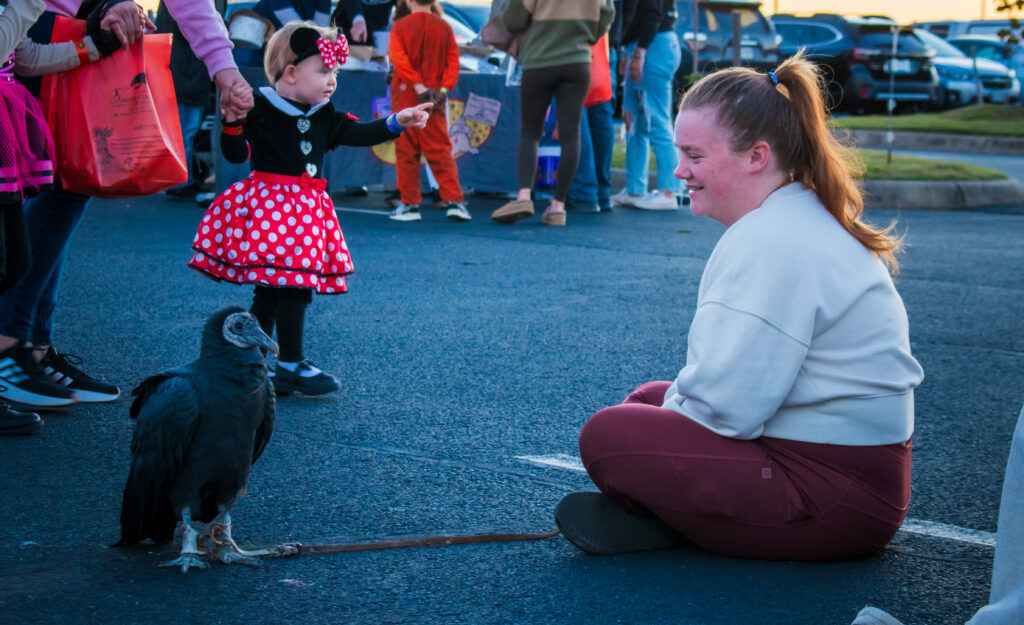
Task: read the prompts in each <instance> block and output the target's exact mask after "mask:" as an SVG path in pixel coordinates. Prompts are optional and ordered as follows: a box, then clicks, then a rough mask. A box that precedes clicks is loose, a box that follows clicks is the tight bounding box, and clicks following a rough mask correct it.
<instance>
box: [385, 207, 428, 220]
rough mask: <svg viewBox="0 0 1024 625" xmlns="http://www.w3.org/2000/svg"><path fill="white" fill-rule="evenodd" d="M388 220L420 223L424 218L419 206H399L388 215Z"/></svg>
mask: <svg viewBox="0 0 1024 625" xmlns="http://www.w3.org/2000/svg"><path fill="white" fill-rule="evenodd" d="M388 219H394V220H395V221H419V220H421V219H423V217H422V216H421V215H420V205H419V204H399V205H398V206H396V207H395V210H393V211H391V213H390V214H389V215H388Z"/></svg>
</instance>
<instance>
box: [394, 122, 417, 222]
mask: <svg viewBox="0 0 1024 625" xmlns="http://www.w3.org/2000/svg"><path fill="white" fill-rule="evenodd" d="M423 130H424V129H420V128H409V129H407V130H406V131H405V132H403V133H402V134H400V135H399V136H398V138H397V139H395V173H396V176H397V180H398V193H399V204H398V206H396V207H395V208H394V210H392V211H391V213H390V214H389V215H388V219H392V220H395V221H419V220H420V219H422V217H421V215H420V202H422V201H423V195H422V194H421V193H420V154H421V153H422V150H423V148H422V143H423Z"/></svg>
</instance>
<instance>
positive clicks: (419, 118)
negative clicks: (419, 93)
mask: <svg viewBox="0 0 1024 625" xmlns="http://www.w3.org/2000/svg"><path fill="white" fill-rule="evenodd" d="M433 106H434V103H433V102H427V103H425V104H420V105H418V106H410V107H409V108H407V109H402V110H401V111H398V113H396V114H395V121H396V122H398V125H399V126H401V127H402V128H423V127H425V126H426V125H427V118H428V117H430V109H431V107H433Z"/></svg>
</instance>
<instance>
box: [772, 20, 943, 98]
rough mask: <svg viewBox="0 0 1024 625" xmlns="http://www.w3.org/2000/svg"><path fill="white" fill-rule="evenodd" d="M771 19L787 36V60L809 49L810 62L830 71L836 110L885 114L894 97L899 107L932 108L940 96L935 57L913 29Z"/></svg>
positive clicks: (872, 23) (880, 23) (888, 23)
mask: <svg viewBox="0 0 1024 625" xmlns="http://www.w3.org/2000/svg"><path fill="white" fill-rule="evenodd" d="M772 21H773V22H774V23H775V28H776V29H777V30H778V32H779V34H780V35H781V36H782V46H781V50H782V54H783V55H784V56H786V57H789V56H792V55H794V54H796V52H797V50H800V49H801V48H804V49H806V51H807V55H808V57H809V58H810V59H811V60H813V61H814V62H816V63H818V64H819V65H821V66H822V67H824V68H825V77H826V79H827V80H828V82H829V85H828V86H829V92H830V95H831V96H832V102H833V105H834V106H835V107H836V108H837V109H842V110H847V111H851V112H861V111H864V112H881V111H884V110H885V108H886V105H887V103H888V101H889V99H890V98H891V99H892V100H893V101H894V102H895V103H896V105H897V106H898V107H901V108H916V107H919V106H926V105H928V104H929V103H931V102H932V101H933V99H934V97H935V92H936V90H937V87H938V75H937V74H936V73H935V68H934V67H933V65H932V57H933V56H934V55H935V53H934V52H932V51H931V50H930V49H928V48H927V47H925V46H924V44H923V43H921V40H920V39H918V38H917V37H915V36H914V33H913V30H912V29H909V28H905V27H901V26H899V25H897V24H896V23H895V22H894V21H892V20H891V19H889V18H886V17H881V16H870V17H844V16H841V15H836V14H832V13H815V14H814V15H811V16H795V15H788V14H776V15H773V16H772ZM894 34H895V40H896V52H895V54H894V53H893V51H892V50H893V36H894Z"/></svg>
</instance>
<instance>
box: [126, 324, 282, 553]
mask: <svg viewBox="0 0 1024 625" xmlns="http://www.w3.org/2000/svg"><path fill="white" fill-rule="evenodd" d="M263 350H270V351H272V352H273V353H275V354H276V353H277V343H275V342H274V341H273V340H271V338H270V337H269V336H267V335H266V334H265V333H264V332H263V330H261V329H260V325H259V322H257V321H256V318H255V317H253V316H252V315H250V314H249V313H247V312H245V310H244V309H242V308H240V307H237V306H232V307H227V308H224V309H222V310H219V311H217V312H216V313H215V314H214V315H213V316H212V317H211V318H210V319H209V320H208V321H207V322H206V325H205V327H204V328H203V337H202V346H201V348H200V352H199V358H197V359H195V360H193V361H192V362H189V363H186V364H183V365H181V366H179V367H175V368H173V369H168V370H167V371H164V372H163V373H159V374H157V375H154V376H151V377H149V378H146V379H145V380H144V381H143V382H142V383H141V384H139V386H138V387H137V388H135V390H133V391H132V395H134V396H135V400H134V402H132V407H131V413H130V414H131V417H132V418H133V419H137V423H136V425H135V433H134V436H133V437H132V447H131V453H132V456H131V470H130V472H129V474H128V482H127V483H126V484H125V487H124V498H123V500H122V504H121V540H120V541H119V542H118V543H117V544H116V545H115V546H118V547H120V546H125V545H133V544H136V543H138V542H140V541H142V540H145V539H147V538H149V539H151V540H153V541H154V542H157V543H166V542H169V541H170V540H172V539H173V538H174V528H175V525H176V523H177V522H178V520H181V526H182V529H181V533H182V545H181V557H179V558H178V559H177V560H172V561H170V562H164V563H162V564H161V566H181V570H182V572H186V571H188V568H189V567H190V566H194V567H200V568H205V567H206V566H208V565H207V564H206V562H204V561H203V560H201V559H200V556H201V555H204V554H203V552H202V551H200V549H199V547H198V544H197V543H198V541H197V537H198V533H197V532H196V530H195V529H193V528H192V525H191V524H192V522H193V521H199V522H202V523H210V522H211V521H213V524H211V525H210V528H209V529H210V537H211V539H212V541H211V542H212V543H213V545H214V547H215V548H217V547H220V548H221V549H220V553H219V554H218V555H219V556H220V558H221V560H222V561H224V562H244V563H246V564H255V563H256V561H255V560H254V559H252V558H250V557H248V555H247V553H246V552H243V551H242V550H240V549H239V548H238V546H237V545H236V544H235V542H234V540H232V538H231V517H230V515H229V511H230V510H231V506H232V504H233V503H234V501H235V498H236V497H237V496H238V495H239V494H242V493H244V492H245V488H246V483H247V481H248V478H249V469H250V467H251V466H252V464H253V463H254V462H256V459H257V458H259V457H260V454H262V453H263V449H264V448H265V447H266V445H267V441H269V440H270V434H271V432H272V431H273V429H274V410H275V400H274V387H273V384H272V383H271V382H270V381H269V380H268V378H267V369H266V362H265V357H264V351H263Z"/></svg>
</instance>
